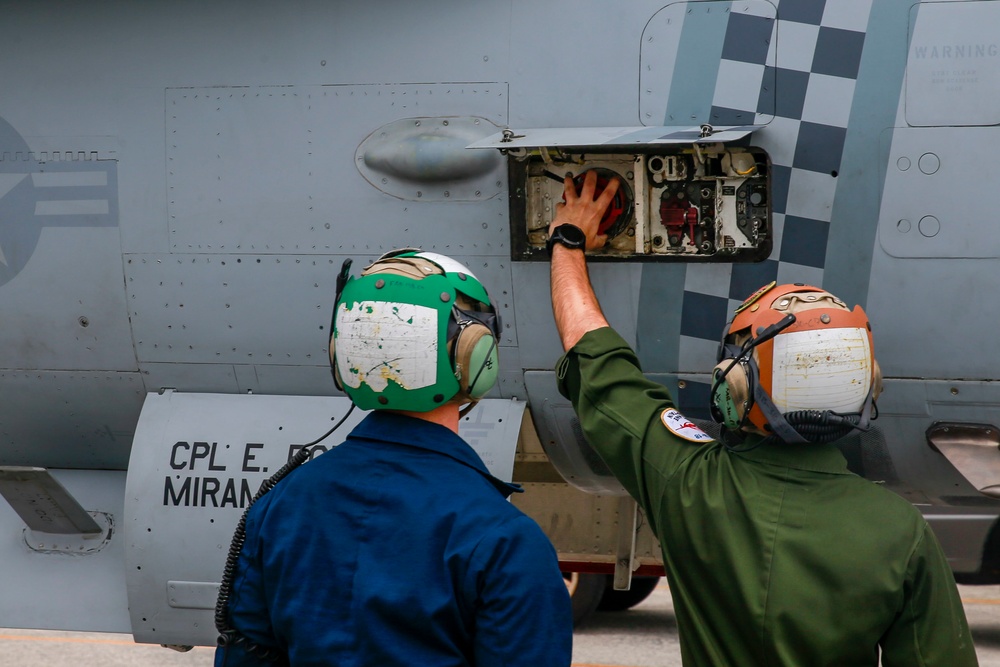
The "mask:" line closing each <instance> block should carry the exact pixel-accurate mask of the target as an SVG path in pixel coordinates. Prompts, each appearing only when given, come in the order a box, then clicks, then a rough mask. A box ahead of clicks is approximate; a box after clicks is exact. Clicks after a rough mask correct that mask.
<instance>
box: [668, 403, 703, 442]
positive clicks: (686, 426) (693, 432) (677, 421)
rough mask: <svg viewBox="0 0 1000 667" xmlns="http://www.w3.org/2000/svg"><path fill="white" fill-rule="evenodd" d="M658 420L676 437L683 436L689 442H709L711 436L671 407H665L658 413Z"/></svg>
mask: <svg viewBox="0 0 1000 667" xmlns="http://www.w3.org/2000/svg"><path fill="white" fill-rule="evenodd" d="M660 421H661V422H663V425H664V426H666V427H667V430H668V431H670V432H671V433H673V434H674V435H676V436H677V437H678V438H684V439H685V440H689V441H691V442H709V441H711V440H712V436H710V435H709V434H708V433H705V432H704V431H702V430H701V429H700V428H698V427H697V426H696V425H695V424H694V422H692V421H691V420H690V419H688V418H687V417H685V416H684V415H682V414H681V413H679V412H677V410H674V409H673V408H667V409H666V410H664V411H663V412H662V413H661V414H660Z"/></svg>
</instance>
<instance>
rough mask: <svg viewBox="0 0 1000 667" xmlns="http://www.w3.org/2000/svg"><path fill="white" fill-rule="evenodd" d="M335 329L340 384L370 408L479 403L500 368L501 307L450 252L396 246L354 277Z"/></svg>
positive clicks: (334, 362)
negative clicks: (494, 304)
mask: <svg viewBox="0 0 1000 667" xmlns="http://www.w3.org/2000/svg"><path fill="white" fill-rule="evenodd" d="M346 270H347V269H346V267H345V274H344V275H343V277H344V278H346ZM332 329H333V333H332V337H331V339H330V365H331V368H332V369H333V373H334V378H335V380H336V381H337V386H338V387H339V388H341V389H342V390H343V391H344V392H345V393H346V394H347V395H348V396H349V397H350V398H351V400H352V401H354V403H355V404H356V405H357V406H358V407H359V408H361V409H363V410H378V409H383V410H406V411H411V412H428V411H430V410H433V409H434V408H437V407H438V406H440V405H444V404H445V403H447V402H448V401H451V400H453V399H454V400H456V401H458V402H461V403H473V404H474V403H475V402H476V401H478V400H479V399H480V398H482V397H483V395H485V394H486V392H488V391H489V390H490V388H492V386H493V385H494V384H495V382H496V379H497V374H498V372H499V362H498V358H497V343H498V340H499V335H500V318H499V315H497V313H496V310H495V309H494V307H493V306H492V304H491V302H490V298H489V295H488V294H487V293H486V288H484V287H483V285H482V283H480V282H479V280H478V279H477V278H476V277H475V276H474V275H473V274H472V272H471V271H469V269H468V268H466V267H465V266H463V265H462V264H460V263H459V262H456V261H455V260H453V259H451V258H449V257H446V256H444V255H439V254H436V253H430V252H421V251H420V250H415V249H404V250H395V251H393V252H390V253H387V254H386V255H383V256H382V257H381V258H379V259H378V261H376V262H375V263H374V264H372V265H371V266H369V267H367V268H366V269H365V270H364V271H362V273H361V276H360V277H357V278H355V277H350V278H348V279H347V280H346V282H345V283H343V284H342V290H341V291H340V294H339V297H338V299H337V303H336V305H335V307H334V315H333V327H332Z"/></svg>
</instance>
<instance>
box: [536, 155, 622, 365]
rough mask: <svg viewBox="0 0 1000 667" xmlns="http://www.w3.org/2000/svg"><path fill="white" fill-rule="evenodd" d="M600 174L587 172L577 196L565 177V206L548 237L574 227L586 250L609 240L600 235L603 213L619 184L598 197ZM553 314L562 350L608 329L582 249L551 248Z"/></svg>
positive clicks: (560, 207) (558, 209)
mask: <svg viewBox="0 0 1000 667" xmlns="http://www.w3.org/2000/svg"><path fill="white" fill-rule="evenodd" d="M596 185H597V173H596V172H594V171H589V172H587V174H586V176H585V177H584V181H583V187H582V188H581V189H580V193H579V194H577V191H576V186H575V184H574V183H573V179H572V178H571V177H569V176H567V177H566V179H565V182H564V185H563V187H564V194H565V197H566V203H565V204H563V203H560V204H558V205H557V206H556V216H555V218H554V219H553V220H552V224H551V225H549V236H550V237H552V235H553V233H554V232H555V230H556V228H557V227H559V226H561V225H573V226H574V227H577V228H579V229H580V230H581V231H582V232H583V234H584V236H585V237H586V249H587V250H593V249H595V248H600V247H601V246H603V245H604V243H605V241H607V237H606V236H603V235H600V234H598V227H599V225H600V222H601V218H602V217H604V212H605V211H606V210H607V208H608V205H609V204H610V203H611V200H612V199H613V198H614V196H615V192H617V191H618V180H617V179H613V180H612V181H611V182H610V183H609V184H608V186H607V187H606V188H604V191H603V192H601V193H600V194H599V195H598V196H596V197H595V192H594V191H595V189H596ZM551 271H552V312H553V314H554V315H555V320H556V328H557V329H558V330H559V337H560V339H561V340H562V344H563V349H564V350H569V349H570V348H571V347H573V346H574V345H576V343H577V342H578V341H579V340H580V339H581V338H583V335H584V334H585V333H587V332H588V331H592V330H594V329H600V328H602V327H606V326H608V321H607V319H605V317H604V313H603V312H601V306H600V304H599V303H598V301H597V296H596V295H595V294H594V289H593V287H592V286H591V284H590V275H589V274H588V273H587V260H586V257H585V256H584V251H583V250H582V249H573V248H570V247H567V246H565V245H562V244H561V243H555V244H553V245H552V265H551Z"/></svg>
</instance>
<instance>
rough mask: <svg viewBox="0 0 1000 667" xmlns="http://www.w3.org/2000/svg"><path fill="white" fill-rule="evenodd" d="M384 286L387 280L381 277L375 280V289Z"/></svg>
mask: <svg viewBox="0 0 1000 667" xmlns="http://www.w3.org/2000/svg"><path fill="white" fill-rule="evenodd" d="M383 287H385V281H384V280H382V279H381V278H379V279H378V280H376V281H375V289H382V288H383Z"/></svg>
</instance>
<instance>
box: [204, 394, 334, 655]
mask: <svg viewBox="0 0 1000 667" xmlns="http://www.w3.org/2000/svg"><path fill="white" fill-rule="evenodd" d="M352 412H354V403H351V408H350V409H349V410H348V411H347V414H345V415H344V416H343V417H341V419H340V421H339V422H337V423H336V424H335V425H334V427H333V428H331V429H330V430H329V431H327V432H326V433H324V434H323V435H322V436H320V437H319V438H317V439H316V440H313V441H312V442H310V443H309V444H307V445H303V446H302V449H300V450H299V451H297V452H295V455H294V456H293V457H292V458H291V460H289V461H288V463H286V464H285V465H283V466H282V467H281V468H280V469H279V470H278V472H276V473H274V474H273V475H271V476H270V477H269V478H268V479H267V480H266V481H265V482H264V483H263V484H261V486H260V489H259V490H258V491H257V495H255V496H254V497H253V499H252V500H251V501H250V504H249V505H247V508H246V509H245V510H244V511H243V516H242V517H240V522H239V523H238V524H237V525H236V530H235V531H234V532H233V541H232V542H231V543H230V545H229V555H228V557H227V558H226V567H225V569H224V570H223V574H222V585H221V586H219V597H218V599H217V600H216V603H215V629H216V630H218V631H219V646H230V645H235V644H244V646H245V648H246V650H247V651H248V652H250V653H253V654H254V655H256V656H257V657H259V658H262V659H264V660H269V661H272V662H274V663H276V664H287V663H288V656H286V655H285V654H284V653H282V652H281V651H279V650H278V649H276V648H267V647H264V646H260V645H259V644H254V643H253V642H251V641H250V640H249V639H248V638H247V637H246V635H244V634H242V633H241V632H240V631H239V630H237V629H235V628H233V627H231V626H230V625H229V619H228V618H227V612H228V611H229V596H230V595H231V594H232V590H233V579H234V577H235V576H236V563H237V561H238V560H239V557H240V552H241V551H243V543H244V542H245V541H246V538H247V532H246V528H247V515H248V514H249V513H250V508H251V507H253V504H254V503H255V502H257V501H258V500H259V499H260V497H261V496H263V495H264V494H265V493H267V492H268V491H270V490H271V489H273V488H274V487H275V486H276V485H277V484H278V482H280V481H281V480H282V479H284V478H285V477H286V476H287V475H288V473H290V472H292V471H293V470H295V469H296V468H298V467H299V466H300V465H302V464H303V463H305V462H306V461H308V460H309V457H310V455H311V454H312V450H311V449H309V448H310V447H312V446H314V445H318V444H319V443H321V442H323V441H324V440H326V439H327V438H328V437H330V435H332V434H333V432H334V431H336V430H337V429H338V428H340V427H341V426H342V425H343V423H344V422H345V421H347V418H348V417H350V416H351V413H352Z"/></svg>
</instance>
